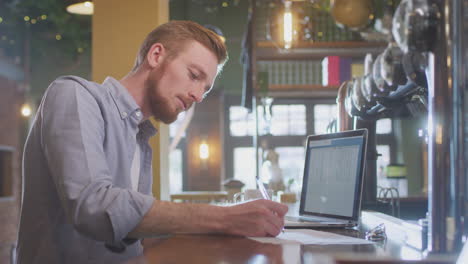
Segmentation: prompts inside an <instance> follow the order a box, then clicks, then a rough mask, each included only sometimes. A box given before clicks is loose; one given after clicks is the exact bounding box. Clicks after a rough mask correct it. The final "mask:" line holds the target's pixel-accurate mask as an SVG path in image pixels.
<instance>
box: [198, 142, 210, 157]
mask: <svg viewBox="0 0 468 264" xmlns="http://www.w3.org/2000/svg"><path fill="white" fill-rule="evenodd" d="M209 156H210V148H209V146H208V144H207V143H206V142H202V143H201V144H200V159H203V160H206V159H208V157H209Z"/></svg>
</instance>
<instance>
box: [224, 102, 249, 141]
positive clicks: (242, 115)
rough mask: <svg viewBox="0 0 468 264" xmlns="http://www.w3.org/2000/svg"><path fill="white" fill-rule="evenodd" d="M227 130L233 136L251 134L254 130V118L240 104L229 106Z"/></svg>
mask: <svg viewBox="0 0 468 264" xmlns="http://www.w3.org/2000/svg"><path fill="white" fill-rule="evenodd" d="M229 131H230V133H231V135H232V136H234V137H242V136H252V135H253V134H254V132H255V119H254V116H253V114H252V113H250V114H249V112H248V111H247V109H246V108H244V107H242V106H231V107H229Z"/></svg>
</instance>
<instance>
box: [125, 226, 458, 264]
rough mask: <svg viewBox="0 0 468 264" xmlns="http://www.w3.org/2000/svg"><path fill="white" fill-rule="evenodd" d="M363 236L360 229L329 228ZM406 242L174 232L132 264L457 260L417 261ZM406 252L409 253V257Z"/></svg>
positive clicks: (444, 260)
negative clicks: (266, 239) (313, 241)
mask: <svg viewBox="0 0 468 264" xmlns="http://www.w3.org/2000/svg"><path fill="white" fill-rule="evenodd" d="M328 231H333V232H336V233H340V234H346V233H348V235H351V236H360V235H361V233H360V232H359V231H357V230H346V231H344V232H343V230H328ZM403 247H404V246H403V245H398V244H395V243H393V242H391V241H386V242H382V243H376V244H372V245H300V244H282V245H275V244H266V243H260V242H257V241H254V240H251V239H248V238H244V237H235V236H223V235H173V236H167V237H162V238H153V239H152V240H151V241H150V243H148V244H146V246H145V251H144V255H143V256H140V257H139V258H136V259H132V260H130V261H128V262H126V263H127V264H130V263H220V264H221V263H223V264H230V263H249V264H257V263H294V264H295V263H326V264H331V263H338V264H349V263H353V264H354V263H441V264H447V263H454V262H455V261H454V257H440V258H433V259H425V260H417V259H418V258H420V257H419V256H418V255H417V253H416V254H415V253H414V252H413V253H411V251H408V252H406V253H405V250H408V249H404V248H403ZM404 254H407V256H405V255H404Z"/></svg>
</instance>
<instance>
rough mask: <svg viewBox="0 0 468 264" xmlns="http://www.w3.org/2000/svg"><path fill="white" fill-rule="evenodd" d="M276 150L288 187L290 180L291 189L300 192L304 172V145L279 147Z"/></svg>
mask: <svg viewBox="0 0 468 264" xmlns="http://www.w3.org/2000/svg"><path fill="white" fill-rule="evenodd" d="M276 152H278V154H279V167H280V168H281V170H282V173H283V179H284V183H285V185H286V188H288V182H290V183H291V186H290V187H291V190H290V191H295V192H299V191H300V190H301V186H302V176H303V172H304V161H305V149H304V147H278V148H276Z"/></svg>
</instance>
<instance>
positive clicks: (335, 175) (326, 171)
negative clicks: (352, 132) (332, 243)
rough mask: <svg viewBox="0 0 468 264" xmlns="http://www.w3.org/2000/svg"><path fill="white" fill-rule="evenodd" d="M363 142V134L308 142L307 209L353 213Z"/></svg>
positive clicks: (344, 213)
mask: <svg viewBox="0 0 468 264" xmlns="http://www.w3.org/2000/svg"><path fill="white" fill-rule="evenodd" d="M362 144H364V138H363V137H362V136H356V137H348V138H337V139H325V140H317V141H311V142H309V146H308V149H307V151H308V152H309V153H308V159H309V160H308V161H307V163H306V164H307V165H306V166H308V167H307V168H306V172H305V173H306V174H308V175H307V192H306V196H305V201H304V202H305V204H304V211H305V212H313V213H320V214H330V215H340V216H352V215H353V205H354V200H355V199H358V197H359V196H358V195H356V194H357V193H356V192H357V191H358V190H359V189H358V185H357V182H358V181H357V177H358V175H359V172H360V166H361V157H362V155H361V153H360V151H362V149H363V148H362Z"/></svg>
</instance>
